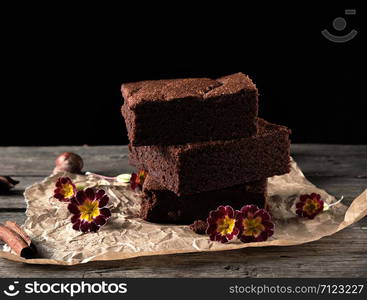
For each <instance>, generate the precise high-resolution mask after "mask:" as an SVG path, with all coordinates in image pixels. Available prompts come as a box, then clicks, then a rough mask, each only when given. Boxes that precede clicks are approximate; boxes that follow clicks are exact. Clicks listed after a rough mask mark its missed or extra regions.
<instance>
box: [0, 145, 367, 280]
mask: <svg viewBox="0 0 367 300" xmlns="http://www.w3.org/2000/svg"><path fill="white" fill-rule="evenodd" d="M64 151H73V152H76V153H78V154H80V155H81V156H82V157H83V158H84V161H85V168H84V170H88V171H92V172H97V173H101V174H106V175H117V174H120V173H125V172H131V171H132V170H133V169H132V168H131V167H130V166H128V162H127V147H126V146H102V147H88V146H73V147H27V148H25V147H0V174H4V175H13V176H15V178H16V179H18V180H20V181H21V183H20V184H19V185H18V186H17V187H16V189H14V191H13V192H12V193H11V194H9V195H5V196H0V223H2V222H5V221H6V220H14V221H16V222H18V223H22V222H23V221H24V219H25V215H24V210H25V203H24V200H23V196H22V194H23V192H24V189H25V187H26V186H28V185H30V184H32V183H34V182H38V181H40V180H42V179H43V178H44V177H45V176H47V175H49V174H50V172H51V170H52V169H53V164H54V159H55V158H56V156H57V155H58V154H59V153H61V152H64ZM292 155H293V157H294V158H295V160H296V161H297V163H298V164H299V165H300V167H301V169H302V170H303V171H304V173H305V175H306V177H308V178H309V179H310V180H311V181H312V182H313V183H314V184H316V185H318V186H320V187H322V188H324V189H326V190H327V191H328V192H329V193H331V194H334V195H335V196H337V197H339V196H341V195H344V196H345V199H346V203H348V202H350V201H351V200H352V199H354V198H355V197H356V196H357V195H358V194H360V193H361V192H362V191H363V190H364V189H365V188H366V187H367V146H346V145H293V146H292ZM366 257H367V219H366V218H364V219H363V220H361V221H360V222H358V223H357V224H354V225H353V226H351V227H349V228H347V229H345V230H343V231H341V232H338V233H336V234H335V235H332V236H329V237H325V238H323V239H321V240H319V241H316V242H313V243H309V244H305V245H300V246H294V247H269V248H256V249H255V248H252V249H251V248H249V249H242V250H236V251H227V252H218V253H215V252H214V253H202V254H199V253H195V254H180V255H169V256H160V257H141V258H135V259H130V260H126V261H114V262H96V263H88V264H85V265H82V266H75V267H58V266H34V265H26V264H19V263H14V262H10V261H6V260H4V259H0V277H84V278H87V277H97V278H99V277H366V276H367V259H366Z"/></svg>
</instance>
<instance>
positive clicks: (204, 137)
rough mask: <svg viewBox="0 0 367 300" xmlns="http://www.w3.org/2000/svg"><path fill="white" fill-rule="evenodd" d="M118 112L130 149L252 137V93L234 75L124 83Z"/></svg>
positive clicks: (246, 82) (254, 112)
mask: <svg viewBox="0 0 367 300" xmlns="http://www.w3.org/2000/svg"><path fill="white" fill-rule="evenodd" d="M121 91H122V95H123V97H124V99H125V101H124V105H123V106H122V114H123V116H124V118H125V123H126V127H127V131H128V136H129V140H130V143H131V144H132V145H133V146H142V145H174V144H184V143H192V142H200V141H208V140H230V139H235V138H240V137H249V136H252V135H254V134H256V131H257V128H256V117H257V113H258V91H257V88H256V86H255V84H254V83H253V82H252V81H251V79H250V78H249V77H248V76H247V75H244V74H242V73H237V74H233V75H229V76H225V77H221V78H218V79H216V80H213V79H209V78H187V79H173V80H154V81H141V82H135V83H126V84H123V85H122V87H121Z"/></svg>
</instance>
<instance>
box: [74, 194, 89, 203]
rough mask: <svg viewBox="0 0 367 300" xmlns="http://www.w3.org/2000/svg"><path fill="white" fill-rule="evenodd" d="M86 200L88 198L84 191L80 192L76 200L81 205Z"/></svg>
mask: <svg viewBox="0 0 367 300" xmlns="http://www.w3.org/2000/svg"><path fill="white" fill-rule="evenodd" d="M86 199H87V196H86V194H85V192H84V191H79V192H78V193H77V194H76V200H77V201H78V203H79V204H83V203H84V201H85V200H86Z"/></svg>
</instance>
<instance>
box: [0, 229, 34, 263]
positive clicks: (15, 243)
mask: <svg viewBox="0 0 367 300" xmlns="http://www.w3.org/2000/svg"><path fill="white" fill-rule="evenodd" d="M0 239H1V240H2V241H4V242H5V243H6V244H7V245H8V246H9V247H10V248H11V249H12V250H13V251H14V252H15V253H16V254H17V255H19V256H21V257H24V258H32V257H34V252H33V250H32V249H31V247H30V246H29V245H28V244H27V242H26V241H25V240H24V239H23V238H22V237H21V236H20V235H19V234H18V233H16V232H15V231H13V230H11V229H10V228H8V227H6V226H4V225H2V224H0Z"/></svg>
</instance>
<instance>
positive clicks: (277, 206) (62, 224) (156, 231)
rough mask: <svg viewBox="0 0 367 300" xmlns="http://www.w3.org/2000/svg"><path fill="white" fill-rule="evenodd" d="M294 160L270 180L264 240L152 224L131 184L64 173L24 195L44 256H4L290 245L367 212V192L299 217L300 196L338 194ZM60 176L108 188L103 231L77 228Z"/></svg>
mask: <svg viewBox="0 0 367 300" xmlns="http://www.w3.org/2000/svg"><path fill="white" fill-rule="evenodd" d="M291 164H292V170H291V172H290V173H289V174H286V175H282V176H274V177H272V178H269V179H268V195H269V201H268V204H269V206H270V208H271V212H272V214H273V215H274V218H275V219H274V221H275V234H274V235H273V236H272V237H271V238H270V239H269V240H268V241H265V242H258V243H248V244H244V243H241V242H240V241H231V242H230V243H228V244H221V243H218V242H211V241H210V240H209V238H208V236H206V235H198V234H195V233H194V232H192V231H191V230H190V229H189V227H188V226H178V225H162V224H154V223H149V222H146V221H143V220H142V219H140V218H139V217H138V212H139V208H140V198H139V197H138V194H136V193H135V192H133V191H131V190H130V189H129V188H128V186H127V184H124V183H114V184H111V183H110V182H108V181H106V180H101V179H100V178H99V177H96V176H94V175H88V176H83V175H74V174H59V175H54V176H50V177H47V178H46V179H45V180H43V181H42V182H40V183H36V184H34V185H32V186H30V187H28V188H27V189H26V191H25V193H24V196H25V199H26V203H27V211H26V215H27V218H26V221H25V223H24V225H23V227H24V229H25V231H26V232H27V233H28V234H29V236H30V237H31V238H32V240H33V242H34V243H35V245H36V246H37V249H38V251H39V253H40V254H41V257H42V258H39V259H28V260H26V259H23V258H20V257H18V256H16V255H14V254H13V253H11V252H10V250H9V248H8V247H6V246H5V247H4V249H3V251H0V257H4V258H7V259H9V260H14V261H20V262H25V263H29V264H55V265H76V264H82V263H86V262H89V261H97V260H99V261H101V260H121V259H127V258H132V257H138V256H147V255H164V254H174V253H188V252H204V251H223V250H233V249H240V248H246V247H264V246H290V245H298V244H303V243H307V242H311V241H316V240H318V239H320V238H322V237H324V236H328V235H331V234H334V233H335V232H337V231H339V230H342V229H343V228H345V227H347V226H349V225H351V224H352V223H354V222H357V221H358V220H360V219H361V218H363V217H364V216H366V215H367V190H366V191H364V193H362V194H361V195H360V196H359V197H357V198H356V199H355V200H354V201H353V202H352V204H351V205H350V206H349V207H346V206H345V205H342V204H337V205H335V206H333V207H331V208H330V210H328V211H325V212H323V213H322V214H320V215H318V216H317V217H316V218H315V219H314V220H308V219H302V218H298V217H296V215H295V207H294V206H295V201H296V200H297V198H298V197H299V195H301V194H304V193H312V192H316V193H319V194H321V197H322V199H324V201H326V202H327V203H332V202H335V198H334V197H333V196H331V195H329V194H328V193H327V192H326V191H324V190H322V189H319V188H317V187H316V186H314V185H313V184H312V183H310V182H309V181H308V180H307V179H306V178H305V177H304V175H303V173H302V172H301V170H300V169H299V168H298V166H297V164H296V163H295V162H294V161H293V160H292V163H291ZM61 175H67V176H70V177H71V178H72V179H73V180H74V182H75V183H76V184H78V185H79V184H82V185H84V186H85V187H96V186H98V187H99V188H103V189H105V190H106V192H107V194H108V195H109V196H110V206H111V211H112V217H111V219H110V220H109V222H108V224H107V225H105V226H104V227H102V228H101V230H100V231H99V232H98V233H89V234H82V233H81V232H78V231H75V230H73V229H72V227H71V226H72V225H71V223H70V214H69V212H68V210H67V204H65V203H61V202H58V201H57V200H55V199H53V198H52V195H53V190H54V184H55V181H56V180H57V178H58V177H59V176H61Z"/></svg>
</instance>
